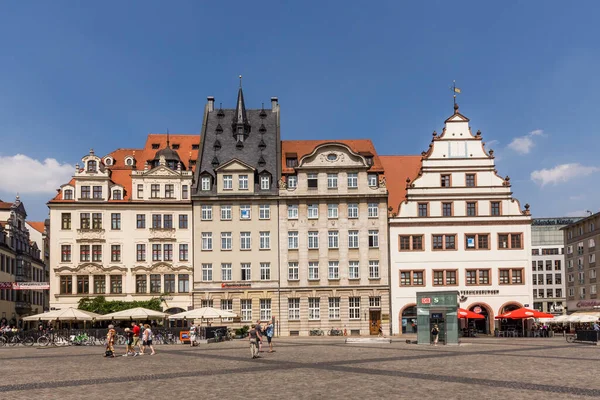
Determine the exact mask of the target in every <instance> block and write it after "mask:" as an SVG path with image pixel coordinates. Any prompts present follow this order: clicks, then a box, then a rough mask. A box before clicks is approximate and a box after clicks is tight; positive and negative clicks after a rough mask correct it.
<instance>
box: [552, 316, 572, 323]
mask: <svg viewBox="0 0 600 400" xmlns="http://www.w3.org/2000/svg"><path fill="white" fill-rule="evenodd" d="M550 322H553V323H554V322H556V323H561V322H569V316H568V315H558V316H556V317H554V319H552V320H550Z"/></svg>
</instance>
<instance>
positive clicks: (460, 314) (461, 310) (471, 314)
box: [458, 308, 485, 319]
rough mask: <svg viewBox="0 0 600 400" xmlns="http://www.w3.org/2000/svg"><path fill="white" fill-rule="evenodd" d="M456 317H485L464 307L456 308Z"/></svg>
mask: <svg viewBox="0 0 600 400" xmlns="http://www.w3.org/2000/svg"><path fill="white" fill-rule="evenodd" d="M458 318H466V319H485V317H484V316H483V315H481V314H477V313H475V312H473V311H469V310H465V309H464V308H459V309H458Z"/></svg>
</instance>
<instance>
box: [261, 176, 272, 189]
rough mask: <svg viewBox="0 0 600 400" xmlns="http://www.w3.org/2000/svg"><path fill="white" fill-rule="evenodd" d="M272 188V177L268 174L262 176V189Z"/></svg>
mask: <svg viewBox="0 0 600 400" xmlns="http://www.w3.org/2000/svg"><path fill="white" fill-rule="evenodd" d="M270 188H271V179H269V177H268V176H265V175H263V176H261V177H260V190H269V189H270Z"/></svg>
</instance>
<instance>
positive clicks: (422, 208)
mask: <svg viewBox="0 0 600 400" xmlns="http://www.w3.org/2000/svg"><path fill="white" fill-rule="evenodd" d="M418 207H419V217H428V216H429V203H419V205H418Z"/></svg>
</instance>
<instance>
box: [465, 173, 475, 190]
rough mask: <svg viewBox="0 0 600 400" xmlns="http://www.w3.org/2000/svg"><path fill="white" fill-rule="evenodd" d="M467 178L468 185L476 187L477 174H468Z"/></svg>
mask: <svg viewBox="0 0 600 400" xmlns="http://www.w3.org/2000/svg"><path fill="white" fill-rule="evenodd" d="M465 180H466V183H467V187H475V174H467V175H466V179H465Z"/></svg>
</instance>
